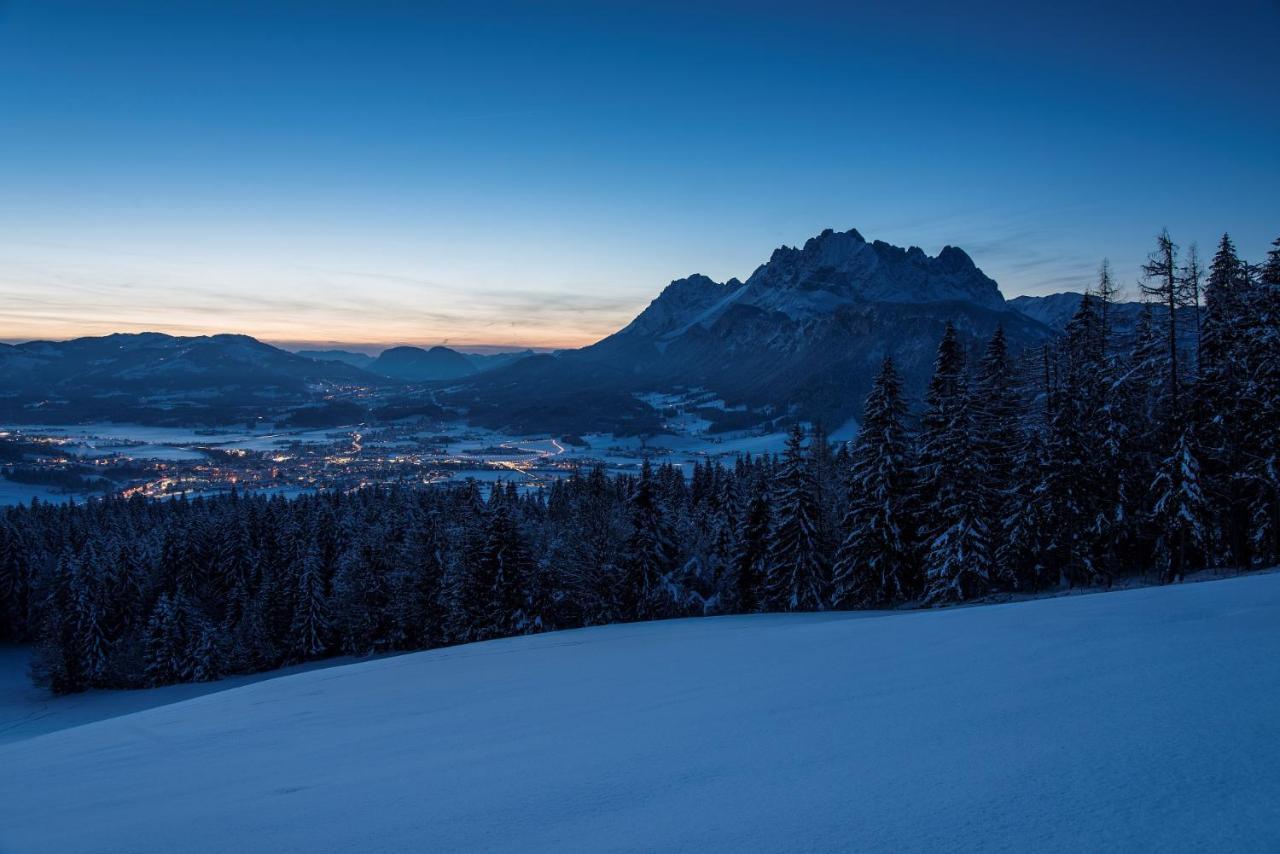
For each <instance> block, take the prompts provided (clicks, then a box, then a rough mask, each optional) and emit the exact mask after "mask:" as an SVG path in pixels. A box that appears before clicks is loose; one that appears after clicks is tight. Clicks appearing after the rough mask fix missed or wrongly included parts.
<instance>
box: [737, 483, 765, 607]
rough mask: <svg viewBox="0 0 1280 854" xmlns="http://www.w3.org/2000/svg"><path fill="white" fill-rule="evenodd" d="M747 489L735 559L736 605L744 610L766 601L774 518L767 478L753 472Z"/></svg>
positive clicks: (739, 523)
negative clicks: (770, 534)
mask: <svg viewBox="0 0 1280 854" xmlns="http://www.w3.org/2000/svg"><path fill="white" fill-rule="evenodd" d="M748 489H749V491H750V492H749V497H748V499H747V506H746V511H745V512H744V513H743V514H742V515H741V516H740V517H739V521H738V530H737V535H736V537H735V538H734V553H733V559H732V561H733V573H734V582H735V583H734V591H735V598H736V602H735V606H736V610H737V611H738V612H739V613H744V614H750V613H753V612H755V611H759V610H760V609H761V607H762V606H763V604H764V601H763V600H764V590H763V587H764V583H765V580H766V579H767V578H768V571H769V532H770V530H771V528H772V521H773V520H772V513H771V506H772V502H771V501H770V496H769V487H768V483H767V482H766V481H765V479H764V478H763V477H761V476H757V475H753V476H751V477H750V480H749V485H748Z"/></svg>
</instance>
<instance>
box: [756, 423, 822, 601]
mask: <svg viewBox="0 0 1280 854" xmlns="http://www.w3.org/2000/svg"><path fill="white" fill-rule="evenodd" d="M804 440H805V434H804V428H802V427H801V426H800V425H799V424H797V425H795V426H794V427H793V428H792V430H791V435H790V436H789V437H788V438H787V446H786V451H785V452H784V453H783V456H782V464H781V469H780V470H779V472H778V473H777V476H776V480H775V486H776V490H775V491H774V508H773V526H772V528H771V531H770V544H769V559H768V560H769V563H768V576H767V579H766V582H765V603H766V606H767V607H768V608H769V609H770V610H778V611H818V610H821V609H822V608H823V606H824V605H825V604H826V601H827V584H828V581H827V566H826V564H825V557H826V556H825V555H824V554H823V552H822V531H821V516H822V508H821V507H820V506H819V504H818V486H817V482H816V480H815V477H814V472H813V466H812V461H811V460H810V458H809V455H808V454H807V453H806V451H805V448H804Z"/></svg>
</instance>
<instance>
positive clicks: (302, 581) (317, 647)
mask: <svg viewBox="0 0 1280 854" xmlns="http://www.w3.org/2000/svg"><path fill="white" fill-rule="evenodd" d="M325 588H326V582H325V577H324V567H323V565H322V562H321V557H320V549H319V547H318V545H317V544H316V543H315V542H314V541H312V542H310V543H308V544H307V545H306V546H304V548H303V552H302V557H301V566H300V567H299V569H298V588H297V597H296V602H297V605H296V606H295V609H294V616H293V625H292V626H291V627H290V632H289V634H290V647H291V649H292V654H293V657H294V659H295V660H297V661H309V660H311V659H315V658H321V657H323V656H324V655H325V654H326V653H327V652H328V650H329V601H328V599H329V597H328V592H327V591H326V589H325Z"/></svg>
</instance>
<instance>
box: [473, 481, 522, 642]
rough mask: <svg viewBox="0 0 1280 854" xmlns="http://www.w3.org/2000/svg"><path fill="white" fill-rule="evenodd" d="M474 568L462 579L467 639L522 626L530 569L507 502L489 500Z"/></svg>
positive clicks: (515, 630)
mask: <svg viewBox="0 0 1280 854" xmlns="http://www.w3.org/2000/svg"><path fill="white" fill-rule="evenodd" d="M486 529H487V534H486V537H485V541H484V545H483V547H482V549H481V553H480V559H479V561H478V562H477V564H476V567H475V572H474V573H473V574H472V575H471V576H470V577H469V578H467V579H466V580H464V582H463V588H462V600H461V605H462V610H463V614H464V615H465V618H466V629H465V633H464V637H465V638H466V639H467V640H488V639H490V638H500V637H507V636H509V635H513V634H517V633H519V632H521V631H523V630H524V629H525V626H526V617H525V607H526V606H525V591H526V585H527V583H528V580H529V575H530V572H531V569H532V562H531V560H530V557H529V553H528V550H527V549H526V547H525V544H524V541H523V539H522V537H521V535H520V531H519V529H518V528H517V526H516V521H515V517H514V512H513V508H512V506H511V504H510V502H508V501H506V500H505V499H503V500H498V501H494V502H491V504H490V508H489V513H488V520H487V525H486Z"/></svg>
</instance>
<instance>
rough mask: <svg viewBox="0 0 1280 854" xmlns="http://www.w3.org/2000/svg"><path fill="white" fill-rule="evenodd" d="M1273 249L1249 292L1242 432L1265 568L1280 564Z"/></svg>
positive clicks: (1258, 552)
mask: <svg viewBox="0 0 1280 854" xmlns="http://www.w3.org/2000/svg"><path fill="white" fill-rule="evenodd" d="M1273 247H1274V248H1273V249H1272V250H1271V251H1270V252H1269V253H1268V255H1267V260H1266V263H1264V264H1263V266H1262V270H1261V272H1260V275H1259V277H1258V282H1257V285H1256V286H1253V287H1251V288H1250V296H1249V318H1250V321H1251V322H1250V324H1249V327H1248V332H1247V334H1248V341H1247V344H1246V345H1245V347H1244V350H1245V354H1244V362H1245V365H1246V371H1247V380H1246V384H1245V389H1244V394H1243V397H1244V400H1245V404H1244V405H1245V408H1246V411H1247V413H1248V415H1247V422H1246V423H1245V424H1244V425H1243V429H1242V431H1241V432H1242V434H1243V444H1244V454H1245V456H1246V459H1247V462H1246V464H1245V471H1244V474H1245V478H1246V479H1247V482H1248V488H1249V491H1250V497H1249V506H1250V511H1251V512H1250V516H1251V525H1252V528H1253V548H1254V552H1255V560H1256V561H1261V562H1264V563H1272V562H1275V561H1277V560H1280V238H1277V239H1276V240H1275V242H1274V243H1273Z"/></svg>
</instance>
